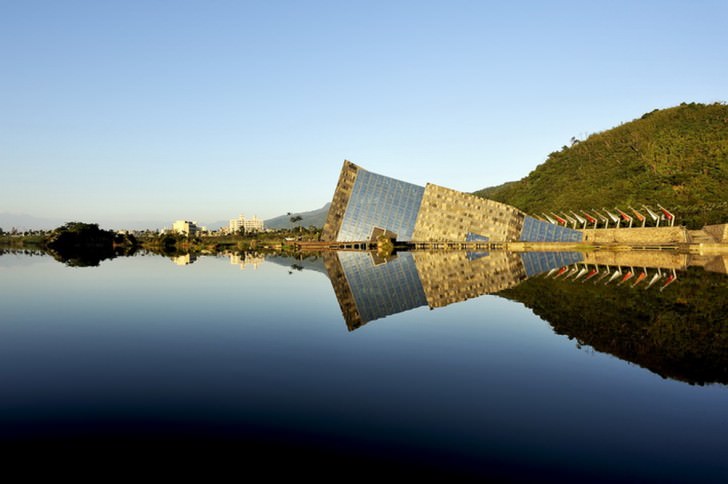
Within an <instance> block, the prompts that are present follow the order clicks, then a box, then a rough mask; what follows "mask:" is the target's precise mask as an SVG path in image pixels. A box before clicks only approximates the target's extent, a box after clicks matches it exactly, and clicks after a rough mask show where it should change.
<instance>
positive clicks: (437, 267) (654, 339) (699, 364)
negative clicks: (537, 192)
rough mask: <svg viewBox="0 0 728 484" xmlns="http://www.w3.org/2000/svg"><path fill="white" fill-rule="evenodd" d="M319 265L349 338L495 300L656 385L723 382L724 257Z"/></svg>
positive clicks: (334, 255)
mask: <svg viewBox="0 0 728 484" xmlns="http://www.w3.org/2000/svg"><path fill="white" fill-rule="evenodd" d="M323 260H324V265H325V267H326V271H327V273H328V276H329V279H330V280H331V283H332V285H333V288H334V292H335V293H336V297H337V299H338V302H339V306H340V308H341V312H342V314H343V316H344V320H345V321H346V325H347V327H348V329H349V330H350V331H353V330H356V329H357V328H360V327H361V326H362V325H364V324H366V323H368V322H371V321H374V320H377V319H380V318H384V317H386V316H389V315H393V314H396V313H400V312H403V311H407V310H410V309H413V308H417V307H420V306H429V307H430V308H433V309H434V308H441V307H444V306H447V305H450V304H453V303H457V302H460V301H465V300H467V299H471V298H476V297H479V296H482V295H485V294H496V295H499V296H501V297H505V298H507V299H511V300H514V301H518V302H521V303H523V304H524V305H526V306H527V307H529V308H530V309H532V310H533V312H534V313H535V314H537V315H538V316H540V317H541V318H542V319H544V320H546V321H548V322H549V323H550V324H551V326H552V327H553V328H554V330H555V332H557V333H559V334H564V335H567V336H568V337H569V338H571V339H576V340H577V345H578V346H580V347H581V346H590V347H592V348H594V349H597V350H599V351H602V352H606V353H610V354H613V355H616V356H618V357H619V358H621V359H624V360H627V361H631V362H633V363H636V364H638V365H640V366H643V367H645V368H648V369H650V370H651V371H653V372H655V373H657V374H659V375H662V376H663V377H669V378H672V379H677V380H682V381H686V382H689V383H695V384H704V383H711V382H721V383H728V329H727V328H726V324H725V322H726V321H725V320H726V317H727V316H728V302H727V301H726V300H725V294H726V290H728V278H726V277H725V274H726V267H728V258H726V257H725V256H691V255H685V254H676V253H667V252H654V253H650V252H625V253H616V252H594V253H577V252H566V253H547V252H532V253H511V252H492V253H479V254H473V253H467V252H405V253H399V254H397V255H396V256H395V257H393V258H392V259H390V260H385V259H382V258H381V257H378V256H377V255H376V254H375V253H366V252H328V253H324V254H323ZM701 268H702V269H705V270H701ZM711 272H712V273H711ZM678 279H679V281H678ZM676 281H678V282H679V283H678V284H675V283H676ZM668 288H669V290H666V289H668Z"/></svg>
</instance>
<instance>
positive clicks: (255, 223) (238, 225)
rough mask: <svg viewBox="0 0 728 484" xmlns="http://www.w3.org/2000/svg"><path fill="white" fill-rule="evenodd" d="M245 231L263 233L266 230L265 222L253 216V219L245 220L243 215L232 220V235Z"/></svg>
mask: <svg viewBox="0 0 728 484" xmlns="http://www.w3.org/2000/svg"><path fill="white" fill-rule="evenodd" d="M240 229H243V230H244V231H245V232H262V231H263V230H265V227H264V225H263V221H262V220H261V219H259V218H258V217H256V216H255V215H253V217H252V218H245V216H243V215H242V214H241V215H240V216H239V217H238V218H233V219H230V224H229V231H230V233H231V234H234V233H236V232H238V231H239V230H240Z"/></svg>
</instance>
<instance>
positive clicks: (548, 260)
mask: <svg viewBox="0 0 728 484" xmlns="http://www.w3.org/2000/svg"><path fill="white" fill-rule="evenodd" d="M323 259H324V265H325V267H326V272H327V273H328V276H329V279H330V280H331V283H332V285H333V288H334V292H335V293H336V297H337V299H338V302H339V306H340V307H341V311H342V314H343V316H344V320H345V321H346V325H347V327H348V328H349V330H350V331H353V330H355V329H357V328H359V327H361V326H362V325H364V324H366V323H368V322H370V321H374V320H377V319H381V318H384V317H386V316H389V315H392V314H397V313H400V312H403V311H408V310H410V309H414V308H417V307H420V306H428V307H430V308H440V307H444V306H447V305H449V304H453V303H457V302H460V301H465V300H467V299H472V298H476V297H479V296H482V295H485V294H497V293H501V292H503V291H506V290H508V289H510V288H513V287H515V286H518V285H519V284H521V283H523V282H524V281H526V280H527V279H531V278H535V277H539V278H541V279H551V280H553V281H557V280H559V281H569V282H572V283H582V284H584V283H587V282H589V283H591V284H594V285H604V286H608V285H613V286H624V287H629V288H632V289H636V288H639V289H645V290H647V289H652V290H655V291H656V290H660V291H662V290H664V289H665V288H667V287H668V286H670V285H671V284H673V283H674V282H676V281H677V279H678V271H684V270H686V269H687V268H688V267H690V266H699V267H702V268H704V269H705V270H707V271H711V272H719V273H722V274H725V273H726V272H728V270H727V268H728V258H727V257H725V256H695V255H688V254H677V253H674V252H648V251H634V252H623V253H620V252H591V253H589V252H524V253H515V252H505V251H495V252H491V253H488V252H464V251H439V252H429V251H413V252H400V253H398V254H396V255H394V256H392V257H390V258H387V259H384V258H381V257H379V256H377V254H376V253H374V252H362V251H340V252H325V253H324V254H323Z"/></svg>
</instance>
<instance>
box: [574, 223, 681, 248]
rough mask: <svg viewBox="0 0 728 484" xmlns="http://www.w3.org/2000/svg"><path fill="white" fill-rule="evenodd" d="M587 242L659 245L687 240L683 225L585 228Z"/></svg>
mask: <svg viewBox="0 0 728 484" xmlns="http://www.w3.org/2000/svg"><path fill="white" fill-rule="evenodd" d="M582 232H583V233H584V239H583V241H584V242H585V243H587V244H590V243H591V244H625V245H630V244H631V245H660V244H680V243H686V242H688V232H687V230H686V229H685V227H644V228H642V227H639V228H631V229H629V228H620V229H586V230H582Z"/></svg>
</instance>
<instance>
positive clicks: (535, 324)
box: [0, 254, 728, 481]
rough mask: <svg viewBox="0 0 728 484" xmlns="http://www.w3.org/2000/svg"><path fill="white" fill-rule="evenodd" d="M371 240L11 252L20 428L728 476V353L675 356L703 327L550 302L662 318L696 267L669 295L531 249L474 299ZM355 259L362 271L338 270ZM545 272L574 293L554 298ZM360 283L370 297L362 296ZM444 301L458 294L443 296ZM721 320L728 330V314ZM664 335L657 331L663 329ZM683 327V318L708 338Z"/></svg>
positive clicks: (472, 465) (276, 455)
mask: <svg viewBox="0 0 728 484" xmlns="http://www.w3.org/2000/svg"><path fill="white" fill-rule="evenodd" d="M334 255H335V254H334ZM357 256H359V255H358V254H357V255H355V256H350V255H342V256H341V257H340V258H339V259H338V264H339V265H336V262H337V260H336V259H333V262H332V260H330V259H329V260H324V259H323V258H317V259H316V258H311V259H308V260H306V261H296V260H292V259H285V258H280V257H279V258H275V260H267V261H265V262H263V261H261V260H256V259H253V258H248V264H247V265H244V266H243V265H241V264H233V263H231V258H230V257H223V256H204V257H200V258H199V259H197V260H195V261H194V263H192V264H188V265H184V266H181V265H176V264H174V263H172V261H171V260H170V259H168V258H163V257H160V256H136V257H126V258H124V257H122V258H117V259H114V260H110V261H104V262H102V263H101V265H100V266H98V267H83V268H81V267H68V266H66V265H63V264H61V263H59V262H56V261H55V260H54V259H52V258H51V257H48V256H33V257H29V256H27V255H18V254H5V255H2V256H0V388H2V398H0V439H1V440H2V443H3V444H4V446H5V447H6V448H12V447H15V448H28V449H30V448H33V449H41V450H48V449H53V450H54V451H58V450H61V449H75V448H87V449H88V448H94V449H103V448H106V447H108V448H124V449H125V451H133V450H134V449H139V448H145V449H147V450H149V449H152V450H154V449H170V448H171V447H170V446H172V447H174V448H175V449H183V450H189V451H190V452H196V451H202V450H208V451H209V450H210V449H214V450H215V451H227V452H231V453H233V454H237V457H238V459H253V460H256V462H262V460H263V459H267V460H266V461H267V462H268V461H270V460H271V459H273V460H277V461H278V462H279V464H281V465H283V466H284V467H285V466H286V465H294V466H298V467H295V468H297V469H308V470H310V469H315V470H316V472H317V473H319V474H321V475H326V474H327V473H329V472H332V473H333V471H334V469H337V470H338V469H341V468H346V469H349V471H348V472H352V473H353V474H356V475H359V476H361V475H365V474H366V473H367V472H368V471H371V472H372V475H383V474H377V473H378V472H380V471H383V470H386V472H405V473H407V474H408V475H416V474H424V475H433V473H437V472H442V473H445V474H453V475H457V476H459V477H479V476H499V477H503V476H507V477H515V478H525V479H528V478H534V477H535V478H538V479H542V480H543V479H554V480H561V479H573V480H579V479H589V480H592V481H593V480H605V481H607V480H612V479H624V480H636V479H645V480H674V481H721V480H725V479H728V459H726V455H727V454H726V452H727V451H728V387H726V385H725V383H726V380H725V379H724V376H725V375H726V368H725V366H724V361H725V360H721V361H718V362H715V365H713V363H714V361H713V360H715V358H713V360H711V361H707V362H706V361H699V362H698V363H695V362H694V360H695V359H696V357H695V356H694V355H693V356H690V357H685V358H684V359H679V360H677V361H676V360H675V358H673V357H672V356H670V358H667V357H666V356H665V355H666V354H668V353H669V355H673V354H677V353H679V351H677V353H676V352H675V351H676V350H675V346H676V345H678V344H679V345H681V346H679V348H684V347H690V348H692V346H690V345H693V344H698V343H694V342H692V340H691V341H689V342H688V343H685V342H682V341H677V340H675V338H676V336H673V335H672V334H671V335H669V337H668V336H665V338H666V339H669V340H670V341H668V342H667V343H664V344H663V343H662V342H658V343H659V344H658V343H655V344H654V345H653V346H650V348H653V347H654V350H650V351H652V353H649V352H648V350H646V349H645V346H644V344H642V343H639V344H638V343H634V342H621V341H619V336H618V335H617V333H619V334H621V335H622V336H625V335H627V334H628V333H629V331H628V330H626V329H625V328H624V327H625V325H626V323H625V324H622V323H620V324H619V328H621V329H619V330H618V331H617V333H615V334H614V335H612V334H611V332H614V331H616V330H615V329H614V328H612V326H610V324H612V323H613V319H614V318H612V319H610V320H606V319H605V320H604V325H605V329H604V331H602V332H601V333H600V327H599V325H600V323H599V319H598V318H599V317H603V318H610V317H611V316H609V311H607V310H606V309H605V310H604V311H602V310H600V309H599V308H598V307H597V308H595V309H594V311H592V314H591V315H588V314H585V315H584V316H583V321H582V320H579V318H580V317H581V316H574V314H577V315H579V314H584V311H581V310H578V309H572V310H573V311H576V312H573V313H569V312H568V311H567V312H564V313H558V314H556V313H554V314H555V315H554V316H550V317H552V319H554V321H552V322H548V321H545V320H543V319H541V317H539V316H537V315H535V314H534V312H533V311H536V312H537V313H538V314H541V315H542V316H543V315H544V314H547V313H548V314H551V313H549V312H548V311H549V310H548V308H544V307H540V306H539V301H544V302H543V304H547V303H548V304H552V305H554V304H556V305H558V304H560V303H558V301H562V302H564V301H566V302H564V305H565V306H569V307H570V308H571V307H572V306H574V304H576V302H573V301H581V300H583V299H585V298H586V299H588V298H589V297H592V298H594V297H599V298H600V299H599V300H601V301H606V302H607V304H612V303H611V302H610V301H612V300H614V301H619V300H626V299H629V298H630V297H631V298H632V300H630V301H632V302H631V303H630V304H633V305H635V306H636V307H637V309H634V311H636V312H637V315H636V319H635V322H634V325H635V327H638V326H639V324H642V323H640V322H639V320H640V319H643V320H646V319H650V317H651V316H649V314H647V313H640V312H639V311H644V310H645V309H644V308H645V307H651V306H649V305H650V304H657V305H658V306H657V307H659V308H666V310H667V309H669V311H670V312H666V313H664V315H663V313H660V315H659V317H658V318H655V322H649V323H645V324H647V325H649V326H650V327H652V326H654V325H655V324H658V323H659V322H660V321H665V318H667V316H666V315H668V314H669V315H673V316H674V315H675V314H677V315H678V316H679V315H680V314H681V313H680V311H681V309H680V308H681V307H682V308H684V307H685V304H692V303H686V302H684V301H683V302H680V301H681V299H680V298H682V297H683V296H682V295H681V293H680V291H681V290H682V291H685V290H689V291H692V292H691V294H693V296H695V294H697V293H696V292H695V291H698V289H695V287H696V286H695V282H694V280H693V279H694V278H693V279H690V277H687V276H686V277H681V278H679V279H678V280H677V281H676V282H675V283H674V284H672V285H669V286H668V287H666V288H665V289H664V291H663V292H660V291H659V288H658V286H660V285H662V284H664V283H665V281H666V280H667V279H666V278H662V279H660V281H659V283H658V284H656V285H655V286H653V287H651V288H650V289H646V288H645V285H646V284H647V278H646V279H645V282H644V283H643V284H644V285H643V286H641V287H640V286H638V287H636V288H634V289H629V288H627V287H626V286H627V285H628V284H624V285H622V286H620V287H617V286H616V283H617V281H615V285H608V286H605V285H604V283H603V282H600V283H599V284H598V285H596V284H592V283H591V281H589V282H586V283H581V282H580V281H576V282H571V283H570V282H568V281H561V280H558V279H548V278H545V276H543V275H540V276H538V277H536V276H535V275H533V274H528V273H527V272H528V271H529V270H531V271H533V269H529V266H528V264H526V269H525V270H526V272H523V271H521V272H517V273H516V275H515V276H514V277H516V278H517V279H518V280H520V281H521V282H522V284H520V285H518V286H513V285H512V284H510V282H509V281H510V279H508V277H506V278H505V279H503V277H502V274H501V273H498V274H501V275H499V276H498V277H499V278H500V279H498V278H496V279H488V280H487V281H486V284H494V285H497V284H501V283H502V285H503V287H502V289H503V291H505V292H504V293H503V294H502V295H489V294H484V295H482V296H480V297H470V298H469V299H466V300H462V301H460V302H457V300H458V299H464V296H463V297H461V295H459V293H457V290H456V291H455V292H454V293H453V291H452V287H451V282H452V281H451V282H447V281H450V279H447V277H446V276H442V277H441V278H440V279H437V277H436V276H433V275H432V274H436V271H438V270H441V265H442V263H441V259H433V260H429V259H428V260H425V261H424V262H423V260H422V259H415V258H413V257H412V256H411V255H410V254H406V255H400V256H399V257H398V258H397V259H396V260H394V261H389V262H387V263H377V261H374V262H372V261H371V258H369V259H366V260H365V259H351V258H352V257H354V258H355V257H357ZM362 256H367V255H366V254H362ZM415 256H416V255H415ZM347 257H348V258H349V259H351V260H349V259H347ZM367 257H368V256H367ZM467 259H468V260H473V261H475V260H480V261H489V260H491V259H492V256H491V255H489V254H480V255H473V254H469V255H468V256H467ZM504 261H505V262H504V263H508V264H510V262H509V261H510V259H508V260H505V259H504ZM178 262H179V263H183V262H184V261H183V260H179V261H178ZM232 262H240V261H239V260H238V259H234V260H233V261H232ZM379 262H381V261H379ZM413 262H416V264H413ZM501 262H503V261H501ZM501 262H498V264H501ZM567 262H570V261H567ZM375 263H377V265H376V267H382V268H386V271H387V272H386V273H385V272H382V271H381V270H379V272H377V270H378V269H377V270H375V269H373V267H375ZM454 263H458V262H457V261H456V262H454ZM332 264H333V266H332ZM367 264H368V265H367ZM428 264H429V266H428V267H433V268H434V269H432V270H433V271H435V272H430V273H428V274H429V275H427V274H425V273H424V272H423V271H424V269H423V267H425V266H427V265H428ZM438 264H440V265H439V266H438ZM529 264H531V266H530V267H533V265H532V264H533V263H532V262H529ZM446 265H447V264H446ZM332 267H333V269H332ZM337 267H338V268H339V270H340V271H342V269H343V271H342V273H343V274H344V275H345V276H346V280H347V281H349V284H348V285H345V287H342V285H341V284H339V286H336V284H334V283H332V281H333V280H334V279H335V277H334V276H335V274H332V270H334V269H336V268H337ZM413 267H414V272H412V271H413ZM453 267H456V266H453ZM458 267H459V266H458ZM499 267H500V266H499ZM519 267H520V266H519ZM438 268H439V269H438ZM418 271H419V272H418ZM458 271H459V272H458V274H462V270H460V269H458ZM624 272H625V273H626V269H624ZM372 274H374V275H372ZM382 274H385V275H382ZM418 274H419V277H417V276H418ZM340 275H341V274H340ZM329 276H331V277H332V279H330V278H329ZM648 276H649V277H650V278H651V277H652V272H649V273H648ZM574 277H575V276H574ZM584 277H586V275H584ZM695 277H698V276H695ZM711 277H713V279H711V281H713V282H711V283H710V287H709V288H708V289H704V288H701V289H700V291H708V292H709V293H710V294H711V296H710V297H713V298H715V297H716V294H718V295H721V294H723V293H722V292H721V291H722V290H723V289H722V286H721V285H720V284H722V283H721V282H720V281H721V280H722V279H720V278H721V277H722V278H725V277H727V276H722V275H717V276H716V275H712V276H711ZM393 278H394V279H393ZM413 278H415V279H418V280H419V281H420V282H419V285H417V281H415V282H413V280H414V279H413ZM595 279H596V278H594V280H595ZM342 280H343V279H342ZM393 280H395V281H404V282H402V283H397V284H393V283H392V281H393ZM605 280H606V279H605ZM367 281H369V282H367ZM716 281H717V282H716ZM471 283H472V281H471ZM412 284H414V285H415V286H417V287H415V288H414V289H413V287H414V286H412ZM529 284H530V286H529ZM539 284H540V285H539ZM630 284H632V281H630ZM481 286H482V284H481ZM587 286H588V287H589V291H600V292H599V293H597V294H598V295H597V296H595V295H594V294H593V293H592V292H584V293H581V292H578V293H576V294H575V295H573V298H574V299H573V301H572V300H571V299H569V300H568V301H567V298H568V297H572V296H569V295H565V294H566V293H564V291H571V292H573V291H575V290H576V289H574V288H578V291H582V288H586V287H587ZM494 287H495V286H494ZM549 288H553V291H554V292H553V294H554V295H555V296H554V297H555V301H557V302H556V303H554V299H548V295H544V294H545V293H548V292H549V291H550V289H549ZM686 288H687V289H686ZM448 290H449V291H450V292H449V293H448V294H450V295H449V296H447V297H449V298H450V299H447V298H445V299H443V297H444V296H443V294H445V293H446V292H447V291H448ZM499 290H500V289H499ZM420 291H421V292H422V293H420ZM518 291H520V292H518ZM529 291H530V292H529ZM559 291H561V292H559ZM630 291H631V292H630ZM670 291H672V292H673V294H674V296H670ZM711 291H712V292H711ZM716 291H717V292H716ZM465 292H467V291H465ZM481 292H489V290H488V289H487V288H483V289H482V290H481ZM562 293H563V294H562ZM534 294H535V296H534ZM701 294H702V292H701ZM337 296H338V297H339V299H338V300H337ZM471 296H472V295H471ZM344 297H349V298H350V299H351V300H353V301H354V303H355V304H356V306H357V308H358V310H357V311H355V313H356V314H353V315H352V314H351V312H350V313H349V314H348V315H347V313H346V304H345V303H346V301H344ZM423 297H424V299H423ZM671 297H672V298H673V299H670V298H671ZM435 298H440V299H438V301H440V303H442V304H441V305H442V307H437V308H436V309H433V310H431V309H429V306H430V305H432V303H433V301H435ZM610 298H611V299H610ZM635 298H636V299H635ZM648 298H652V300H653V302H649V301H648ZM660 298H662V299H660ZM643 300H644V301H646V302H644V305H642V303H641V302H640V301H643ZM342 301H343V303H342ZM377 301H379V302H377ZM403 301H404V302H403ZM423 301H424V304H422V302H423ZM521 301H523V302H521ZM570 301H571V302H570ZM634 301H637V302H634ZM654 301H656V303H654ZM455 302H457V304H455ZM524 302H525V304H527V305H528V306H529V307H533V308H534V309H533V310H532V309H529V307H526V305H524ZM340 303H342V304H341V305H340ZM567 303H568V304H567ZM680 304H682V305H683V306H680ZM704 304H705V305H710V304H718V302H717V300H714V301H705V302H704ZM720 304H723V303H722V301H721V302H720ZM365 305H367V307H364V306H365ZM645 305H646V306H645ZM377 307H379V309H377ZM721 307H722V306H721ZM382 308H383V309H382ZM605 308H606V306H605ZM639 308H641V309H639ZM342 310H344V312H343V313H342ZM630 310H631V309H625V310H619V311H620V312H621V313H624V312H628V311H630ZM580 311H581V312H580ZM721 311H722V310H721ZM693 312H695V311H693ZM725 314H726V313H722V312H720V311H719V312H718V317H722V316H721V315H723V316H725ZM671 317H672V316H671ZM674 317H677V316H674ZM357 318H358V320H357ZM370 318H371V319H370ZM577 320H578V321H577ZM690 321H692V320H690ZM643 322H644V321H643ZM552 324H553V325H554V326H553V327H552ZM670 324H672V323H670ZM690 324H691V325H694V324H697V323H695V322H691V323H690ZM701 324H703V326H705V325H706V324H708V323H701ZM710 324H715V325H717V326H715V327H718V328H724V327H725V325H726V320H718V321H713V322H711V323H710ZM569 325H573V326H569ZM670 327H672V326H670ZM554 328H556V330H555V329H554ZM661 328H662V326H661ZM711 328H712V327H711ZM711 328H707V329H704V330H703V329H699V328H698V329H694V330H691V331H697V333H695V334H700V335H703V333H705V332H707V333H709V334H707V335H704V336H700V338H703V337H705V338H708V339H709V341H711V343H710V345H711V348H712V350H713V351H718V353H717V354H718V355H720V354H721V353H720V352H721V351H722V349H721V348H722V347H720V348H718V349H717V350H716V349H715V345H716V344H718V343H716V340H715V337H714V335H713V333H714V332H715V331H714V330H713V329H711ZM580 331H581V332H580ZM660 331H662V333H660V334H663V333H664V332H665V331H666V330H665V329H664V328H663V329H661V330H660ZM700 331H702V332H700ZM567 332H575V333H576V334H568V333H567ZM592 333H593V334H594V335H595V336H594V340H593V341H588V340H585V339H586V338H589V337H590V336H588V334H592ZM605 333H609V337H608V338H606V339H605V340H604V341H602V340H601V339H600V336H599V335H600V334H602V335H603V334H605ZM657 333H658V332H657V331H652V332H650V333H649V334H650V335H652V336H650V337H651V338H652V339H653V340H655V341H656V340H657V339H658V338H657V337H656V336H655V334H657ZM685 333H686V331H683V330H682V329H680V328H678V329H676V331H675V334H679V335H682V336H680V337H681V338H697V336H696V337H693V336H691V335H692V334H693V333H690V334H688V335H687V336H686V335H685ZM688 333H689V332H688ZM645 334H647V333H645ZM722 334H725V333H722ZM585 335H587V336H585ZM721 337H722V336H721ZM722 344H723V345H727V346H728V341H723V343H722ZM610 345H612V346H610ZM660 345H662V346H660ZM706 351H707V350H706ZM630 352H631V353H630ZM653 353H654V354H653ZM700 353H701V354H702V353H704V352H702V351H701V352H700ZM632 354H633V355H634V357H632V356H630V355H632ZM615 355H619V356H620V357H617V356H615ZM625 355H627V356H625ZM629 358H632V359H631V360H630V359H629ZM718 358H719V357H718ZM668 360H669V361H668ZM691 365H692V366H691ZM258 459H260V460H258ZM240 462H243V461H240ZM241 465H243V464H241ZM245 465H251V462H248V463H247V464H245ZM301 466H304V467H301ZM305 466H308V467H305ZM289 470H291V469H290V468H289ZM291 472H292V470H291Z"/></svg>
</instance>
